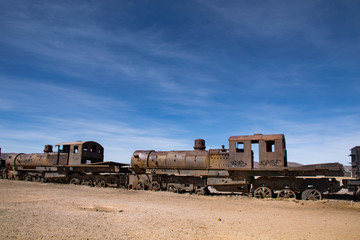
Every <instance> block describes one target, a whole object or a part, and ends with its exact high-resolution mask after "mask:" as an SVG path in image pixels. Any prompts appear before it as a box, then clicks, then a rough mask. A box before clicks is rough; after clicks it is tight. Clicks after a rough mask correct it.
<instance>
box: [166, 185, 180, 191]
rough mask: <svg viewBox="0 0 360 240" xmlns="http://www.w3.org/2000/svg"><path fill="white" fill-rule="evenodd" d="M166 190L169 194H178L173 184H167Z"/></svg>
mask: <svg viewBox="0 0 360 240" xmlns="http://www.w3.org/2000/svg"><path fill="white" fill-rule="evenodd" d="M167 190H168V191H169V192H172V193H178V192H179V189H178V187H177V186H175V185H174V184H169V185H168V187H167Z"/></svg>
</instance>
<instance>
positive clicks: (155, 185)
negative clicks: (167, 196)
mask: <svg viewBox="0 0 360 240" xmlns="http://www.w3.org/2000/svg"><path fill="white" fill-rule="evenodd" d="M160 189H161V186H160V183H158V182H152V183H151V190H153V191H160Z"/></svg>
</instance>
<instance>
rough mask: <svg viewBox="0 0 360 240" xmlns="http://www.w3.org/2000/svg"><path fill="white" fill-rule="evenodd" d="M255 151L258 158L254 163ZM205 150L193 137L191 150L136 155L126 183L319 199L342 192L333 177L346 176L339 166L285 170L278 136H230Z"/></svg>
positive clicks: (175, 189) (284, 154)
mask: <svg viewBox="0 0 360 240" xmlns="http://www.w3.org/2000/svg"><path fill="white" fill-rule="evenodd" d="M255 148H257V150H258V151H257V152H258V155H259V157H258V159H254V151H253V150H255ZM205 149H206V147H205V140H203V139H197V140H195V144H194V150H191V151H154V150H138V151H135V152H134V153H133V155H132V158H131V169H132V171H133V172H134V173H136V175H135V176H134V177H133V178H131V179H130V180H129V184H130V185H131V187H132V188H134V189H153V190H160V189H167V190H168V191H172V192H179V191H189V192H195V193H198V194H205V193H206V192H208V191H209V189H215V190H217V191H221V192H241V193H252V194H253V195H254V196H255V197H261V198H263V197H273V196H274V193H276V194H277V195H278V196H280V197H296V196H299V195H301V197H302V198H303V199H309V198H316V199H321V198H322V195H323V193H325V192H327V193H335V192H337V191H339V190H340V189H341V186H340V182H339V181H337V180H336V179H335V177H336V176H344V173H345V172H344V168H343V166H342V165H341V164H339V163H331V164H317V165H306V166H301V167H288V166H287V152H286V144H285V137H284V135H283V134H273V135H262V134H255V135H251V136H232V137H230V138H229V149H225V147H224V146H223V147H222V148H221V149H210V150H208V151H207V150H205ZM256 160H257V162H258V163H259V166H258V167H256V166H255V164H254V163H255V161H256ZM319 176H322V177H319Z"/></svg>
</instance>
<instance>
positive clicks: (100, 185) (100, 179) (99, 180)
mask: <svg viewBox="0 0 360 240" xmlns="http://www.w3.org/2000/svg"><path fill="white" fill-rule="evenodd" d="M94 185H95V186H96V187H98V188H104V187H106V180H105V178H103V177H97V178H96V180H95V183H94Z"/></svg>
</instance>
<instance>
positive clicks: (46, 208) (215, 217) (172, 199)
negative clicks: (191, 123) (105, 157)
mask: <svg viewBox="0 0 360 240" xmlns="http://www.w3.org/2000/svg"><path fill="white" fill-rule="evenodd" d="M359 222H360V203H357V202H352V201H349V200H347V201H344V200H323V201H318V202H311V201H297V200H296V201H294V200H292V201H288V200H275V199H272V200H259V199H253V198H249V197H246V196H229V195H222V196H219V195H212V196H197V195H190V194H174V193H168V192H151V191H134V190H126V189H114V188H92V187H88V186H75V185H66V184H54V183H36V182H24V181H9V180H0V227H1V231H0V239H360V236H359V227H358V226H359Z"/></svg>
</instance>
